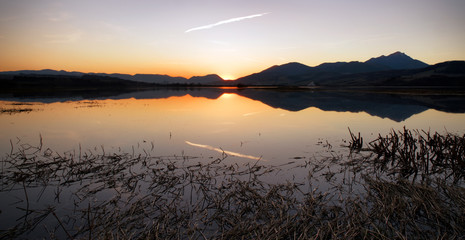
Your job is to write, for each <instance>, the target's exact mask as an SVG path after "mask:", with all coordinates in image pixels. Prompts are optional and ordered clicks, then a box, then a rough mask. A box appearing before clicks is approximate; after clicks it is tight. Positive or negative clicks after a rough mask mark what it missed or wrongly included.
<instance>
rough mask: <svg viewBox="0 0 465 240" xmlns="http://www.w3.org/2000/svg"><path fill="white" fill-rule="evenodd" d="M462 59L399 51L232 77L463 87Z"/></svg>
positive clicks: (242, 81) (285, 82)
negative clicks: (428, 59)
mask: <svg viewBox="0 0 465 240" xmlns="http://www.w3.org/2000/svg"><path fill="white" fill-rule="evenodd" d="M464 64H465V62H464V61H451V62H444V63H439V64H436V65H433V66H429V65H428V64H426V63H424V62H421V61H419V60H415V59H412V58H411V57H409V56H407V55H406V54H404V53H401V52H395V53H393V54H390V55H388V56H380V57H377V58H371V59H370V60H368V61H366V62H356V61H354V62H335V63H323V64H321V65H318V66H316V67H309V66H306V65H303V64H300V63H288V64H284V65H280V66H273V67H271V68H268V69H266V70H264V71H262V72H259V73H255V74H251V75H249V76H245V77H242V78H239V79H237V80H236V82H235V83H236V84H239V85H278V86H308V85H311V86H323V87H324V86H329V87H334V86H349V87H350V86H428V87H429V86H431V87H438V86H444V87H455V86H461V87H465V71H464V70H463V68H464Z"/></svg>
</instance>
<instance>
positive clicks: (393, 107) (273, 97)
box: [0, 88, 465, 122]
mask: <svg viewBox="0 0 465 240" xmlns="http://www.w3.org/2000/svg"><path fill="white" fill-rule="evenodd" d="M225 93H228V94H237V95H240V96H243V97H246V98H249V99H252V100H257V101H260V102H262V103H264V104H266V105H268V106H271V107H273V108H281V109H285V110H288V111H300V110H303V109H307V108H309V107H316V108H319V109H321V110H324V111H336V112H366V113H368V114H370V115H372V116H378V117H381V118H389V119H391V120H394V121H397V122H401V121H404V120H406V119H408V118H410V117H411V116H413V115H415V114H418V113H421V112H423V111H426V110H428V109H435V110H439V111H444V112H452V113H464V112H465V98H464V97H463V96H461V95H434V94H430V95H428V94H421V95H415V94H387V93H373V92H342V91H311V90H283V89H254V88H245V89H237V88H227V89H221V88H160V89H152V90H146V91H136V92H124V91H111V92H110V91H108V92H102V91H82V92H79V91H71V92H63V91H62V92H57V93H53V94H50V93H47V95H41V94H40V93H37V94H28V95H18V94H14V95H2V96H0V99H2V100H12V101H23V102H27V101H33V102H43V103H52V102H63V101H75V100H83V99H88V100H97V99H128V98H135V99H161V98H169V97H181V96H185V95H191V96H193V97H202V98H207V99H218V98H219V97H220V96H222V95H223V94H225Z"/></svg>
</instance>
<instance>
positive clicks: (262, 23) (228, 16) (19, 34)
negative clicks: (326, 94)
mask: <svg viewBox="0 0 465 240" xmlns="http://www.w3.org/2000/svg"><path fill="white" fill-rule="evenodd" d="M464 26H465V1H464V0H331V1H328V0H324V1H323V0H286V1H284V0H234V1H232V0H230V1H223V0H196V1H193V0H170V1H167V0H165V1H162V0H98V1H96V0H79V1H75V0H0V71H14V70H26V69H27V70H40V69H55V70H66V71H80V72H101V73H126V74H136V73H145V74H168V75H171V76H183V77H191V76H203V75H206V74H212V73H216V74H218V75H220V76H221V77H223V78H225V79H235V78H239V77H242V76H245V75H249V74H251V73H254V72H259V71H261V70H263V69H266V68H268V67H270V66H273V65H279V64H284V63H288V62H300V63H303V64H306V65H309V66H317V65H319V64H321V63H323V62H336V61H366V60H368V59H370V58H371V57H378V56H381V55H388V54H391V53H393V52H396V51H401V52H404V53H406V54H407V55H409V56H411V57H412V58H415V59H419V60H421V61H424V62H426V63H428V64H435V63H439V62H444V61H449V60H465V27H464Z"/></svg>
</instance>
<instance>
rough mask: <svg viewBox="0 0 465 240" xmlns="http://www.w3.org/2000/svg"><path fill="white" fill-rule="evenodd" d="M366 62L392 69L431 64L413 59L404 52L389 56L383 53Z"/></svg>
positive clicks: (412, 67)
mask: <svg viewBox="0 0 465 240" xmlns="http://www.w3.org/2000/svg"><path fill="white" fill-rule="evenodd" d="M365 63H369V64H374V65H381V66H386V67H388V68H390V69H417V68H425V67H428V66H429V65H428V64H426V63H424V62H422V61H419V60H416V59H412V58H411V57H409V56H407V55H406V54H405V53H402V52H395V53H393V54H391V55H389V56H384V55H383V56H380V57H377V58H371V59H370V60H368V61H366V62H365Z"/></svg>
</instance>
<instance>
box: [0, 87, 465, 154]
mask: <svg viewBox="0 0 465 240" xmlns="http://www.w3.org/2000/svg"><path fill="white" fill-rule="evenodd" d="M3 99H4V100H3V101H1V102H0V108H1V109H3V110H2V114H1V115H0V152H2V153H7V152H10V151H11V143H13V145H15V144H17V143H28V144H31V145H38V144H39V141H40V136H41V137H42V140H43V144H44V146H45V147H46V148H50V149H52V150H54V151H57V152H66V151H76V150H78V149H81V151H97V152H102V151H106V152H130V153H131V152H133V151H134V152H143V151H144V150H146V151H149V150H150V151H151V155H157V156H173V155H178V156H179V155H187V156H199V157H205V158H208V157H216V156H218V155H219V154H221V152H222V151H225V152H226V153H228V155H229V156H230V157H231V159H233V160H234V161H253V160H257V159H261V160H262V161H268V162H271V163H282V162H285V161H288V160H289V159H294V158H304V157H305V158H309V157H311V156H314V154H315V153H316V152H318V151H319V150H321V146H322V145H325V144H327V143H330V144H331V145H332V146H333V147H339V146H340V145H343V144H345V141H346V140H348V139H349V132H348V128H350V129H351V130H352V131H353V132H356V133H357V132H361V134H362V136H364V137H365V138H366V142H367V141H368V140H369V139H374V138H375V137H376V136H378V134H381V135H384V134H386V133H388V132H389V131H390V130H391V129H402V128H403V127H404V126H405V127H407V128H409V129H423V130H431V131H438V132H442V133H443V132H446V131H448V132H452V133H459V134H463V133H465V124H464V123H465V114H464V112H465V109H464V107H463V106H465V104H464V102H465V100H464V97H463V96H447V97H446V96H434V95H433V96H428V95H419V96H412V95H389V94H362V93H341V92H311V91H299V92H291V91H275V90H254V89H245V90H237V89H195V90H187V89H184V90H180V89H175V90H159V91H145V92H136V93H124V94H118V95H113V96H99V94H96V95H91V94H89V95H84V96H83V95H76V96H73V97H71V98H69V97H68V98H64V97H60V96H49V97H43V96H35V97H30V96H29V97H18V96H10V97H4V98H3ZM21 109H23V111H18V110H21Z"/></svg>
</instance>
